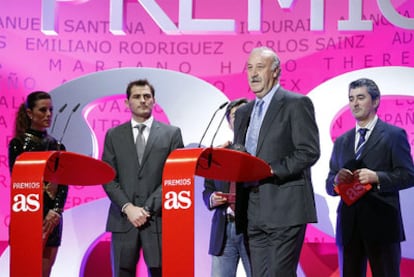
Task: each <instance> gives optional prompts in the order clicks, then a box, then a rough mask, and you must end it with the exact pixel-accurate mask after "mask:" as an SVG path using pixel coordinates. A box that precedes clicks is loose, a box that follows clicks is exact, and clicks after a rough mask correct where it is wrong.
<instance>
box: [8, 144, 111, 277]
mask: <svg viewBox="0 0 414 277" xmlns="http://www.w3.org/2000/svg"><path fill="white" fill-rule="evenodd" d="M114 177H115V171H114V170H113V169H112V167H110V166H109V165H108V164H106V163H104V162H102V161H99V160H96V159H93V158H91V157H88V156H84V155H80V154H76V153H71V152H66V151H64V152H61V151H42V152H24V153H22V154H21V155H19V157H17V159H16V162H15V164H14V167H13V171H12V176H11V212H10V218H11V219H10V276H11V277H21V276H25V277H26V276H27V277H32V276H33V277H40V276H42V252H43V239H42V225H43V183H44V181H48V182H53V183H57V184H66V185H96V184H102V183H107V182H109V181H111V180H112V179H113V178H114Z"/></svg>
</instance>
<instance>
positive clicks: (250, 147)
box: [246, 100, 264, 155]
mask: <svg viewBox="0 0 414 277" xmlns="http://www.w3.org/2000/svg"><path fill="white" fill-rule="evenodd" d="M263 103H264V101H263V100H258V101H256V103H255V105H256V108H255V111H254V114H253V116H252V118H251V120H250V125H249V130H248V132H247V138H246V150H247V152H249V153H250V154H252V155H256V148H257V141H258V139H259V132H260V126H261V118H262V112H263Z"/></svg>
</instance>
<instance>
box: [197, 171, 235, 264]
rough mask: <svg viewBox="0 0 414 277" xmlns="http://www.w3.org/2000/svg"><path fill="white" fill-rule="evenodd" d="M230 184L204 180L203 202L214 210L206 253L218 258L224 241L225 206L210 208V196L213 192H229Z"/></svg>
mask: <svg viewBox="0 0 414 277" xmlns="http://www.w3.org/2000/svg"><path fill="white" fill-rule="evenodd" d="M229 187H230V183H229V182H224V181H217V180H211V179H206V180H205V183H204V191H203V200H204V203H205V204H206V206H207V208H208V209H209V210H212V209H214V215H213V218H212V222H211V231H210V246H209V249H208V253H209V254H210V255H215V256H219V255H221V254H222V251H223V248H224V242H225V239H226V214H227V207H228V205H227V204H224V205H221V206H217V207H214V208H211V207H210V196H211V194H212V193H213V192H215V191H221V192H229Z"/></svg>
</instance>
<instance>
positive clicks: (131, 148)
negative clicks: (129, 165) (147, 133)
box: [121, 122, 139, 165]
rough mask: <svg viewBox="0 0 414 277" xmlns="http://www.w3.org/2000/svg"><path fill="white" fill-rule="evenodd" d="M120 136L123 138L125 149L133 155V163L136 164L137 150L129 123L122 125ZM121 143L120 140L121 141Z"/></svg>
mask: <svg viewBox="0 0 414 277" xmlns="http://www.w3.org/2000/svg"><path fill="white" fill-rule="evenodd" d="M121 136H122V138H125V140H126V141H125V147H127V148H128V152H129V153H135V154H134V155H133V156H131V157H134V161H135V162H136V163H137V165H138V164H139V163H138V154H137V148H136V147H135V141H134V134H133V132H132V126H131V123H130V122H128V123H126V124H124V126H123V128H122V129H121ZM121 141H122V140H121Z"/></svg>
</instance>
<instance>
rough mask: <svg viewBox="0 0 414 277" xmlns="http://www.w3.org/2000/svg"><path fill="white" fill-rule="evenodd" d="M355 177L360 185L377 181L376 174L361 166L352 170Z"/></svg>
mask: <svg viewBox="0 0 414 277" xmlns="http://www.w3.org/2000/svg"><path fill="white" fill-rule="evenodd" d="M354 176H355V179H356V180H358V181H359V182H360V183H361V184H362V185H365V184H377V183H379V179H378V175H377V173H376V172H375V171H372V170H370V169H368V168H361V169H357V170H355V171H354Z"/></svg>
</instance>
